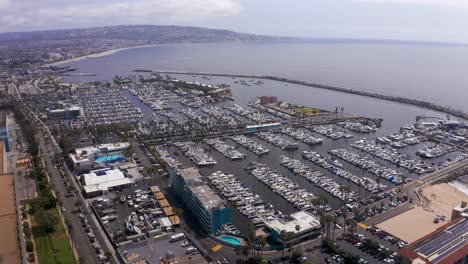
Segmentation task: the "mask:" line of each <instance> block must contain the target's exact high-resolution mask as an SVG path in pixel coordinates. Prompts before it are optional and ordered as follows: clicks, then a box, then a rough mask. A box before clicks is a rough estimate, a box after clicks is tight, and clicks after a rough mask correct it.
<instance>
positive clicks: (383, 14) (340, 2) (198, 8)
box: [0, 0, 468, 43]
mask: <svg viewBox="0 0 468 264" xmlns="http://www.w3.org/2000/svg"><path fill="white" fill-rule="evenodd" d="M119 24H175V25H190V26H203V27H211V28H226V29H232V30H236V31H240V32H246V33H257V34H269V35H282V36H299V37H347V38H379V39H403V40H428V41H453V42H466V43H468V29H467V28H468V0H73V1H71V0H0V32H13V31H31V30H39V29H58V28H74V27H91V26H105V25H119Z"/></svg>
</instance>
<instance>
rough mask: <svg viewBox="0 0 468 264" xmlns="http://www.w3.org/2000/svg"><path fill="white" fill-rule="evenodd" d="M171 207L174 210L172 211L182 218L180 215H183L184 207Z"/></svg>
mask: <svg viewBox="0 0 468 264" xmlns="http://www.w3.org/2000/svg"><path fill="white" fill-rule="evenodd" d="M172 209H173V210H174V213H175V214H176V215H177V216H178V217H180V218H182V216H184V209H182V208H178V207H173V208H172Z"/></svg>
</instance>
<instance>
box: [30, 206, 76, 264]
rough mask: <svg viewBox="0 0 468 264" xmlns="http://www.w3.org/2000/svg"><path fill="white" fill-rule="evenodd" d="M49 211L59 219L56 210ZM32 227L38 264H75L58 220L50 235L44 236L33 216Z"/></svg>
mask: <svg viewBox="0 0 468 264" xmlns="http://www.w3.org/2000/svg"><path fill="white" fill-rule="evenodd" d="M50 211H51V212H52V213H53V214H55V215H57V217H59V216H58V212H57V209H51V210H50ZM32 225H33V227H32V231H33V234H34V242H35V244H36V252H37V255H38V258H39V263H40V264H46V263H47V264H49V263H56V264H69V263H76V262H75V258H74V256H73V252H72V250H71V247H70V243H69V242H68V239H67V237H66V235H65V230H64V229H63V226H62V223H61V221H60V220H59V223H58V224H57V225H56V226H55V232H54V233H52V234H45V233H44V232H43V231H42V229H41V228H39V227H38V226H37V225H36V222H35V219H34V216H32Z"/></svg>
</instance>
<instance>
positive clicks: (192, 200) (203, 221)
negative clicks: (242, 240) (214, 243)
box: [171, 167, 231, 234]
mask: <svg viewBox="0 0 468 264" xmlns="http://www.w3.org/2000/svg"><path fill="white" fill-rule="evenodd" d="M171 189H172V191H173V192H174V193H175V194H176V195H177V197H178V198H179V199H180V200H181V201H182V202H183V204H184V205H185V207H186V208H187V209H188V210H190V212H191V213H192V214H193V215H194V216H195V217H196V219H197V221H198V223H199V224H200V227H201V228H202V229H203V230H204V231H205V232H207V233H209V234H215V233H216V231H217V230H218V228H220V227H221V226H222V225H224V224H229V223H231V209H230V208H229V207H227V206H226V205H225V201H224V200H223V199H221V197H219V195H218V194H216V193H215V192H214V191H213V189H211V188H210V186H208V185H207V184H206V183H205V182H204V181H203V180H202V176H201V175H200V172H199V171H198V170H197V169H196V168H193V167H190V168H182V169H175V170H173V171H172V173H171Z"/></svg>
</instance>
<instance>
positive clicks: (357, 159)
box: [329, 149, 405, 184]
mask: <svg viewBox="0 0 468 264" xmlns="http://www.w3.org/2000/svg"><path fill="white" fill-rule="evenodd" d="M329 153H330V154H332V155H334V156H336V157H338V158H340V159H343V160H345V161H347V162H349V163H351V164H353V165H356V166H358V167H359V168H363V169H365V170H367V171H369V172H371V173H372V174H374V175H376V176H379V177H381V178H383V179H385V180H387V181H389V182H392V183H394V184H402V183H403V182H404V181H405V177H404V176H403V175H402V174H401V173H399V172H398V171H396V170H395V169H390V168H386V167H385V166H383V165H381V164H379V163H377V162H375V161H373V160H371V159H369V158H368V157H362V156H360V155H359V154H356V153H352V152H350V151H348V150H346V149H332V150H330V151H329Z"/></svg>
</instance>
